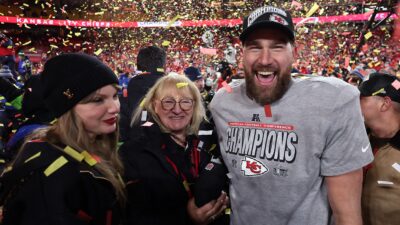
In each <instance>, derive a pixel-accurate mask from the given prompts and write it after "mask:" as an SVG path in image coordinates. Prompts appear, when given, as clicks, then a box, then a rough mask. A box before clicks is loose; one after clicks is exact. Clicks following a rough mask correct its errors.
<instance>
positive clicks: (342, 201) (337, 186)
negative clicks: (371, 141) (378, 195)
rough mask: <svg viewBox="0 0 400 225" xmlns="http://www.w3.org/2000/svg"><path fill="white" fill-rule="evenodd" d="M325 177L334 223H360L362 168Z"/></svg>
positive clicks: (345, 224) (354, 224)
mask: <svg viewBox="0 0 400 225" xmlns="http://www.w3.org/2000/svg"><path fill="white" fill-rule="evenodd" d="M325 179H326V184H327V188H328V198H329V203H330V206H331V208H332V211H333V216H334V219H335V225H362V217H361V191H362V180H363V172H362V169H358V170H355V171H352V172H349V173H346V174H342V175H338V176H329V177H325Z"/></svg>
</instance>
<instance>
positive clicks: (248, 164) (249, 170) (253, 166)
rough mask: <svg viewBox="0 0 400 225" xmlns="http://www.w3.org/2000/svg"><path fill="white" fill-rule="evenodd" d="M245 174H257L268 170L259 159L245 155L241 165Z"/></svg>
mask: <svg viewBox="0 0 400 225" xmlns="http://www.w3.org/2000/svg"><path fill="white" fill-rule="evenodd" d="M241 170H242V171H243V173H244V175H245V176H259V175H262V174H264V173H267V172H268V170H269V169H268V168H267V167H266V166H265V165H264V164H263V163H262V162H260V161H258V160H256V159H253V158H251V157H245V158H244V160H242V167H241Z"/></svg>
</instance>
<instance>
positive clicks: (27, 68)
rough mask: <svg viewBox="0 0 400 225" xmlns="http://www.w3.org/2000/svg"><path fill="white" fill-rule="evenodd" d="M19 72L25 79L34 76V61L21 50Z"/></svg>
mask: <svg viewBox="0 0 400 225" xmlns="http://www.w3.org/2000/svg"><path fill="white" fill-rule="evenodd" d="M18 55H19V58H20V59H19V62H18V73H19V75H20V76H21V78H22V80H23V81H26V80H28V79H29V77H31V76H32V62H31V60H30V59H29V57H28V56H27V55H25V53H24V52H22V51H21V52H19V53H18Z"/></svg>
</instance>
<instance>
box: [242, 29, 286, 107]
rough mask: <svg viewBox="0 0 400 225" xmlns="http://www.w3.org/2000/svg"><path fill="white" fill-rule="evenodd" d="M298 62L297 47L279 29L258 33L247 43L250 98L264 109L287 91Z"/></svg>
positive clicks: (244, 50)
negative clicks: (294, 65)
mask: <svg viewBox="0 0 400 225" xmlns="http://www.w3.org/2000/svg"><path fill="white" fill-rule="evenodd" d="M293 62H294V50H293V45H292V44H291V43H290V42H289V39H288V37H286V35H285V33H283V32H282V31H280V30H279V29H271V28H269V29H263V28H260V29H257V30H256V31H254V32H253V33H251V34H249V36H248V37H247V38H246V40H245V42H244V43H243V67H244V73H245V78H246V89H247V95H248V96H249V97H250V98H252V99H254V100H255V101H256V102H257V103H259V104H261V105H265V104H269V103H272V102H274V101H276V100H278V99H280V98H281V97H282V96H283V94H284V93H285V92H286V91H287V89H288V87H289V83H290V79H291V78H290V76H291V75H290V73H291V70H292V64H293Z"/></svg>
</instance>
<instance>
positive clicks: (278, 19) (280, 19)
mask: <svg viewBox="0 0 400 225" xmlns="http://www.w3.org/2000/svg"><path fill="white" fill-rule="evenodd" d="M269 20H270V21H272V22H276V23H280V24H282V25H284V26H287V25H288V22H287V21H286V19H284V18H283V17H282V16H279V15H277V14H272V15H271V16H270V17H269Z"/></svg>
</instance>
